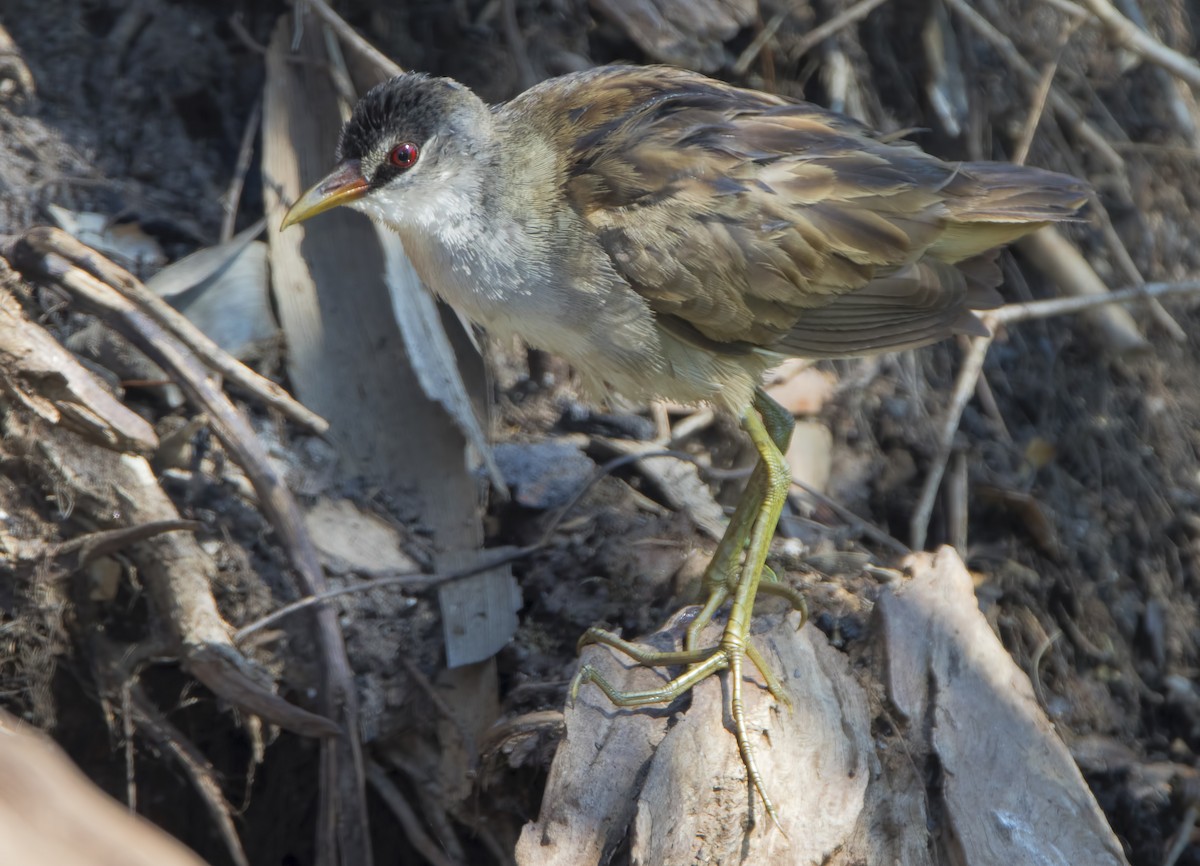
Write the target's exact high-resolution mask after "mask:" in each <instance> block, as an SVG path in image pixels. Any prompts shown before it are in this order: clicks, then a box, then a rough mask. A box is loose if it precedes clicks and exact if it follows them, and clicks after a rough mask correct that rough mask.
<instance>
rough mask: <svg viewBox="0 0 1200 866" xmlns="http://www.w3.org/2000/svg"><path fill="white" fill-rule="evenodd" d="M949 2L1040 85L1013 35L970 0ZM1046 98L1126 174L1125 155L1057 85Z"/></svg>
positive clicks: (1079, 132)
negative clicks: (1007, 33) (973, 6)
mask: <svg viewBox="0 0 1200 866" xmlns="http://www.w3.org/2000/svg"><path fill="white" fill-rule="evenodd" d="M946 3H948V4H949V5H950V7H951V8H952V9H953V10H954V11H955V12H957V13H958V14H959V15H960V16H962V19H963V20H964V21H965V22H966V23H967V24H968V26H970V27H971V29H973V30H974V31H975V32H976V33H978V34H979V35H980V36H981V37H982V38H983V39H984V41H986V42H988V43H989V44H990V45H991V46H992V47H993V48H995V49H996V50H997V51H999V52H1000V54H1001V55H1002V56H1003V57H1004V60H1005V62H1006V63H1008V65H1009V66H1011V67H1012V68H1013V69H1015V70H1016V71H1017V72H1018V73H1019V74H1020V75H1021V76H1022V77H1023V78H1025V79H1026V80H1027V81H1029V82H1030V83H1031V84H1033V85H1034V86H1037V83H1038V81H1039V80H1040V79H1041V76H1040V75H1039V74H1038V72H1037V70H1036V69H1034V68H1033V66H1032V65H1031V64H1030V63H1029V61H1028V60H1026V59H1025V58H1024V57H1022V56H1021V52H1020V51H1018V50H1017V47H1016V46H1015V45H1013V43H1012V40H1011V39H1009V38H1008V37H1007V36H1005V35H1004V34H1003V33H1001V32H1000V31H999V30H997V29H996V28H995V27H993V26H992V24H991V22H990V21H988V20H987V19H986V18H984V17H983V16H982V15H980V14H979V13H978V12H976V11H975V9H973V8H972V7H971V5H970V4H969V3H967V0H946ZM1047 102H1048V103H1049V105H1050V108H1051V109H1052V110H1053V111H1054V113H1055V114H1056V115H1058V117H1059V119H1060V120H1062V121H1063V122H1064V123H1065V124H1066V125H1067V126H1068V127H1070V128H1071V129H1072V130H1073V131H1074V132H1075V134H1076V135H1078V136H1079V137H1080V138H1081V139H1083V140H1084V141H1085V142H1086V143H1087V144H1088V146H1090V147H1091V148H1092V150H1094V151H1095V153H1096V155H1097V156H1099V157H1100V158H1101V159H1103V160H1104V162H1105V163H1107V164H1108V166H1109V167H1110V168H1112V169H1114V170H1116V171H1117V172H1120V173H1121V174H1124V172H1125V160H1124V159H1122V157H1121V154H1119V153H1117V151H1116V149H1115V148H1114V147H1113V146H1112V145H1111V144H1110V143H1109V141H1108V138H1107V137H1106V136H1105V135H1104V133H1102V132H1100V130H1098V129H1096V127H1094V126H1093V125H1092V124H1091V123H1089V122H1088V120H1087V118H1085V117H1084V116H1083V113H1082V112H1080V110H1079V109H1078V108H1076V107H1075V105H1074V103H1072V102H1071V100H1070V99H1068V98H1067V97H1066V96H1064V95H1063V93H1062V92H1061V91H1060V90H1058V89H1057V88H1056V87H1053V86H1051V88H1050V94H1049V96H1048V97H1047Z"/></svg>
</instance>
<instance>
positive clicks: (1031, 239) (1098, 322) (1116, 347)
mask: <svg viewBox="0 0 1200 866" xmlns="http://www.w3.org/2000/svg"><path fill="white" fill-rule="evenodd" d="M1017 248H1018V249H1019V250H1020V251H1021V253H1022V254H1023V255H1025V256H1026V257H1028V258H1029V260H1030V261H1031V262H1032V263H1033V264H1034V266H1035V267H1037V268H1038V270H1039V271H1041V272H1042V273H1043V274H1044V275H1045V277H1046V279H1047V281H1049V282H1050V283H1051V284H1052V285H1054V286H1057V287H1058V288H1059V289H1060V290H1062V291H1064V292H1066V293H1067V294H1070V295H1075V296H1079V297H1095V298H1101V299H1104V300H1108V299H1109V298H1110V297H1111V295H1110V293H1109V291H1108V286H1106V285H1104V283H1103V281H1101V279H1100V277H1098V276H1097V275H1096V272H1095V271H1094V270H1093V269H1092V266H1091V265H1090V264H1088V262H1087V260H1086V259H1085V258H1084V257H1083V256H1082V255H1081V254H1080V252H1079V250H1077V249H1076V248H1075V245H1074V244H1072V243H1071V242H1070V241H1068V240H1067V239H1066V238H1064V237H1063V236H1062V234H1061V233H1059V231H1058V230H1057V229H1055V228H1054V227H1053V226H1047V227H1046V228H1044V229H1041V230H1040V231H1036V232H1034V233H1033V234H1031V235H1028V236H1026V237H1024V238H1021V240H1020V241H1018V242H1017ZM1082 312H1083V315H1084V316H1085V317H1086V318H1087V321H1088V324H1090V325H1091V326H1092V327H1093V328H1095V329H1096V332H1097V343H1098V345H1099V347H1100V348H1102V349H1103V351H1104V352H1105V353H1106V354H1112V355H1127V354H1130V353H1135V352H1145V351H1147V350H1148V349H1149V348H1150V344H1149V343H1148V342H1147V341H1146V338H1145V337H1143V336H1142V332H1141V331H1140V330H1139V329H1138V326H1137V322H1135V321H1134V320H1133V316H1131V315H1130V314H1129V311H1128V310H1126V309H1124V308H1123V307H1120V306H1117V305H1115V304H1111V303H1105V304H1101V305H1099V306H1096V307H1091V308H1088V309H1086V310H1085V311H1082Z"/></svg>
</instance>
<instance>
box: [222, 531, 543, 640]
mask: <svg viewBox="0 0 1200 866" xmlns="http://www.w3.org/2000/svg"><path fill="white" fill-rule="evenodd" d="M543 544H545V541H539V542H537V543H536V544H532V545H530V546H529V547H519V548H515V549H512V550H507V551H505V552H504V553H502V554H500V555H497V556H495V557H487V558H483V559H480V561H479V562H477V563H475V564H473V565H470V566H467V567H465V568H459V569H455V570H453V571H446V572H441V573H438V574H429V573H426V572H423V571H414V572H410V573H407V574H392V575H388V576H387V577H376V578H373V579H371V580H364V581H361V582H360V583H355V584H351V585H349V586H341V587H338V588H337V589H327V590H324V591H322V592H318V593H315V594H313V595H307V596H305V597H304V598H299V599H296V600H295V601H293V602H291V603H290V604H286V605H284V606H283V607H281V608H279V609H278V610H274V611H271V613H269V614H267V615H266V616H264V617H261V618H260V619H256V620H255V621H254V622H252V623H248V624H247V625H244V626H242V627H241V628H240V629H238V630H237V632H236V633H235V634H234V636H233V639H234V641H235V642H236V643H244V642H245V641H246V640H247V639H248V638H250V637H252V636H253V635H254V634H256V633H258V632H260V631H262V630H263V629H264V628H266V627H267V626H270V625H274V624H275V623H277V622H279V621H280V620H281V619H286V618H287V617H289V616H292V615H293V614H296V613H299V612H300V611H302V610H307V609H308V608H310V607H312V606H314V605H317V604H321V603H322V602H326V601H329V600H330V599H334V598H338V597H340V596H343V595H356V594H358V593H360V592H369V591H370V590H373V589H384V588H386V587H390V586H401V587H407V588H408V589H429V588H432V587H435V586H438V585H439V584H443V583H448V582H450V581H452V580H460V579H461V578H464V577H471V576H472V575H476V574H481V573H482V572H485V571H491V570H492V569H493V568H497V567H498V566H501V565H507V564H508V563H510V562H515V561H516V560H518V559H520V558H522V557H525V556H528V555H529V554H531V553H533V552H534V551H535V550H538V549H539V548H540V547H541V546H542V545H543Z"/></svg>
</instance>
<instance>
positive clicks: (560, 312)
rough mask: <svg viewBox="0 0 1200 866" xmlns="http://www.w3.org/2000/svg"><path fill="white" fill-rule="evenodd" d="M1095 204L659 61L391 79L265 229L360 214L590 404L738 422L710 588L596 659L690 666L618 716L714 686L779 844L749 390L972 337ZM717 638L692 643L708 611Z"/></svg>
mask: <svg viewBox="0 0 1200 866" xmlns="http://www.w3.org/2000/svg"><path fill="white" fill-rule="evenodd" d="M1087 197H1088V187H1087V185H1086V184H1085V183H1083V182H1082V181H1080V180H1078V179H1076V178H1074V177H1071V176H1069V175H1064V174H1059V173H1054V172H1051V171H1046V170H1042V169H1037V168H1032V167H1026V166H1021V165H1014V164H1009V163H1003V162H952V161H945V160H942V159H940V158H938V157H937V156H934V155H932V154H929V153H927V152H926V151H924V150H922V149H921V148H919V147H918V146H917V145H915V144H913V143H910V142H908V141H906V140H904V139H903V138H902V137H900V136H898V135H894V134H891V135H889V134H884V133H880V132H878V131H875V130H873V129H871V128H870V127H868V126H866V125H864V124H863V123H861V122H859V121H857V120H854V119H852V118H849V117H846V116H843V115H841V114H838V113H835V112H832V111H829V110H826V109H824V108H821V107H819V106H816V105H813V104H810V103H807V102H803V101H799V100H794V99H790V98H786V97H783V96H778V95H773V94H769V93H763V92H759V91H755V90H749V89H744V88H740V87H736V86H734V85H731V84H728V83H724V82H721V81H717V80H715V79H712V78H708V77H705V76H703V75H700V74H698V73H695V72H690V71H686V70H682V69H677V68H672V67H667V66H636V65H612V66H601V67H596V68H593V69H589V70H586V71H582V72H576V73H572V74H568V75H564V76H560V77H557V78H552V79H549V80H546V81H544V82H542V83H540V84H537V85H535V86H533V87H531V88H530V89H528V90H526V91H525V92H523V93H521V94H520V95H518V96H516V97H515V98H514V99H512V100H511V101H509V102H506V103H502V104H497V105H489V104H487V103H485V102H484V101H483V100H482V99H481V98H480V97H479V96H477V95H476V94H475V93H474V92H473V91H472V90H470V89H469V88H468V87H466V86H464V85H462V84H460V83H458V82H456V81H454V80H452V79H449V78H442V77H434V76H430V75H426V74H422V73H405V74H402V75H400V76H398V77H396V78H393V79H391V80H389V81H386V82H384V83H382V84H379V85H377V86H375V87H374V88H373V89H371V90H370V91H369V92H368V93H366V94H365V95H364V96H363V97H362V99H361V100H360V101H359V102H358V103H357V105H356V106H355V107H354V109H353V111H352V113H351V116H350V118H349V119H348V120H347V121H346V122H345V124H344V125H343V128H342V131H341V137H340V141H339V144H338V149H337V163H336V167H335V168H334V169H333V170H332V171H331V172H330V173H329V174H328V175H326V176H325V177H324V178H322V179H321V180H319V181H318V182H317V183H316V184H314V185H313V186H312V187H311V188H310V189H308V191H307V192H305V193H303V194H302V195H301V196H300V198H299V199H298V200H297V201H296V202H295V204H293V205H292V207H291V208H290V209H289V210H288V211H287V213H286V214H285V215H284V217H283V219H282V221H281V224H280V229H281V230H282V229H284V228H287V227H288V226H291V225H294V224H296V223H299V222H301V221H303V220H307V219H309V218H311V217H313V216H315V215H317V214H319V213H321V212H323V211H325V210H328V209H330V208H332V207H336V206H343V205H344V206H349V207H351V208H353V209H355V210H358V211H360V212H362V213H364V214H366V215H367V216H368V217H370V218H371V219H373V220H375V221H377V222H379V223H382V224H384V225H386V226H388V227H390V228H391V229H393V230H395V231H396V232H397V233H398V234H399V236H400V239H401V241H402V243H403V246H404V249H405V252H406V254H407V255H408V257H409V258H410V260H411V261H412V264H413V266H414V267H415V269H416V271H417V273H418V275H419V276H420V277H421V279H422V281H423V282H424V283H425V285H426V286H428V287H429V288H430V289H431V290H432V291H433V292H434V293H435V294H436V295H438V296H439V297H441V298H442V299H443V300H445V301H446V302H447V303H449V304H450V306H451V307H453V308H455V309H456V310H457V311H459V313H460V314H462V315H464V316H465V317H466V318H468V319H469V320H471V321H473V322H475V323H477V324H478V325H481V326H482V327H484V328H485V329H487V330H488V331H490V332H492V333H494V334H497V335H500V336H508V335H516V336H518V337H520V338H522V339H523V340H524V341H525V342H526V343H527V344H529V345H531V346H533V347H536V348H539V349H543V350H546V351H548V352H551V353H554V354H557V355H559V356H561V357H562V358H564V359H565V360H566V361H568V362H569V363H570V364H571V365H572V366H573V368H574V369H575V370H576V371H577V372H578V374H579V376H580V378H581V380H582V383H583V384H584V386H585V390H586V391H587V392H589V393H590V394H591V395H593V396H594V397H595V398H597V399H604V397H605V396H606V395H609V394H610V393H613V392H615V393H618V394H621V395H623V396H624V397H626V398H629V399H631V400H634V401H650V400H654V399H666V400H670V401H672V402H675V403H688V404H709V405H712V406H714V407H717V408H720V409H724V410H728V411H730V412H732V413H734V414H735V415H736V416H737V417H738V418H739V419H740V422H741V425H742V427H743V428H744V430H745V431H746V433H747V434H748V435H749V437H750V440H751V441H752V442H753V444H754V447H755V449H756V451H757V452H758V460H757V463H756V466H755V469H754V470H753V473H752V475H751V477H750V480H749V482H748V484H747V487H746V490H745V492H744V494H743V496H742V498H741V500H740V501H739V503H738V505H737V506H736V508H735V510H734V511H733V514H732V516H731V517H730V520H729V524H728V527H727V530H726V532H725V534H724V536H723V538H722V539H721V541H720V542H719V544H718V546H717V549H716V552H715V554H714V556H713V558H712V560H711V563H710V565H709V566H708V568H707V570H706V573H705V576H704V582H703V588H704V591H705V593H706V601H705V604H704V605H703V607H702V608H701V610H700V612H699V613H698V615H697V616H696V617H695V619H694V620H692V622H691V624H690V625H689V627H688V630H687V632H686V635H685V637H684V640H683V649H682V650H678V651H674V652H654V651H650V650H648V649H646V648H644V647H642V646H640V645H638V644H636V643H634V642H631V641H627V640H624V639H622V638H620V637H618V636H617V635H616V634H613V633H611V632H608V631H605V630H603V629H599V628H591V629H589V630H588V631H587V632H586V633H585V634H584V635H583V637H582V638H581V639H580V647H581V648H582V646H583V645H585V644H590V643H598V644H604V645H607V646H609V647H611V648H612V649H613V650H615V651H618V652H622V653H624V654H626V655H628V656H630V657H631V658H633V659H634V660H635V661H636V662H639V663H641V664H644V665H649V666H672V665H682V666H684V670H683V673H681V674H679V675H678V676H676V677H674V679H672V680H671V681H670V682H669V683H667V684H666V685H664V686H663V687H662V688H658V689H653V690H648V691H642V692H623V691H621V690H619V689H617V688H615V687H614V686H612V685H611V684H610V683H609V682H607V681H606V680H605V679H604V677H603V676H601V675H600V673H599V672H598V671H597V670H595V669H594V668H593V667H591V666H590V665H581V666H580V667H579V669H578V672H577V673H576V675H575V677H574V679H573V680H572V683H571V685H570V687H569V699H570V700H572V701H573V700H574V699H575V697H576V695H577V694H578V692H579V689H580V688H581V687H582V686H583V685H584V684H586V683H589V682H591V683H594V684H595V685H596V686H598V687H599V688H600V689H601V690H602V691H603V692H604V693H605V694H606V695H607V696H608V698H609V699H610V700H611V701H612V702H613V703H614V704H616V705H619V706H624V707H631V706H644V705H648V704H654V703H665V702H669V701H672V700H674V699H675V698H677V697H679V696H680V695H682V694H685V693H686V692H687V691H688V690H689V689H691V688H692V687H693V686H694V685H695V684H696V683H698V682H700V681H701V680H703V679H705V678H706V677H708V676H710V675H713V674H716V673H718V672H720V671H728V677H729V688H728V690H727V694H728V696H729V714H730V718H731V719H732V721H733V728H734V732H733V733H734V736H735V738H736V740H737V746H738V749H739V752H740V755H741V758H742V761H743V763H744V764H745V768H746V777H747V783H748V784H749V785H751V786H752V788H753V790H756V791H757V792H758V794H759V796H760V797H761V798H762V801H763V805H764V808H765V811H766V812H767V814H768V815H769V816H770V818H771V819H772V820H773V821H774V822H775V824H776V825H778V811H777V808H776V806H775V804H774V803H773V802H772V800H771V798H770V797H769V795H768V792H767V790H766V788H765V786H764V784H763V781H762V775H761V773H760V771H759V768H758V765H757V761H756V759H755V755H754V749H753V745H752V742H751V738H750V735H749V732H748V730H747V726H746V722H745V718H744V712H743V700H742V671H743V668H744V665H745V663H746V660H747V659H748V660H749V662H750V664H753V665H754V666H755V667H757V668H758V669H759V671H760V672H761V674H762V676H763V679H764V681H765V683H766V688H767V689H768V690H769V692H770V693H771V694H772V695H773V696H774V697H775V699H776V700H777V701H779V702H781V703H785V704H786V703H788V698H787V696H786V694H785V693H784V691H783V689H782V687H781V685H780V683H779V680H778V679H777V678H776V676H775V675H774V673H773V672H772V671H771V670H770V668H769V666H768V665H767V664H766V662H765V661H764V659H763V658H762V656H761V655H760V654H759V653H758V651H757V650H756V649H755V647H754V644H753V643H752V642H751V640H750V636H749V632H750V622H751V615H752V612H753V607H754V602H755V599H756V597H757V596H758V595H760V594H771V595H776V596H782V597H784V598H785V599H787V600H788V601H789V603H791V604H792V606H793V607H795V608H798V609H800V610H801V611H802V612H804V611H806V608H805V607H804V604H803V597H802V596H801V594H800V593H799V592H798V591H796V590H794V589H791V588H790V587H789V586H788V585H787V584H785V583H783V582H781V581H780V580H779V579H778V578H777V576H776V574H775V573H774V571H772V570H771V568H770V567H769V566H768V565H767V562H766V560H767V556H768V553H769V549H770V543H771V539H772V537H773V535H774V532H775V528H776V524H777V523H778V520H779V516H780V513H781V511H782V508H783V505H784V502H785V499H786V496H787V493H788V489H789V486H790V476H789V471H788V467H787V464H786V461H785V459H784V454H785V453H786V451H787V447H788V443H789V441H790V437H791V431H792V426H793V424H794V419H793V418H792V416H791V415H790V413H788V412H787V411H786V410H785V409H783V407H781V406H779V405H778V404H777V403H775V402H774V401H773V400H772V399H771V398H770V397H769V396H768V395H767V394H766V393H765V391H764V390H763V389H762V387H761V383H762V381H763V376H764V373H765V372H766V371H768V370H769V369H770V368H772V367H774V366H777V365H778V364H780V363H781V362H783V361H784V360H786V359H788V358H794V357H800V358H811V359H829V358H849V357H855V356H861V355H869V354H874V353H880V352H890V351H897V350H901V349H908V348H914V347H918V346H922V345H925V344H928V343H931V342H934V341H936V340H940V339H942V338H944V337H947V336H949V335H952V334H956V333H965V334H986V333H987V330H986V328H985V327H984V326H983V324H982V322H981V320H980V319H979V318H978V317H977V316H976V315H975V314H974V312H972V311H973V310H981V309H989V308H994V307H996V306H998V305H999V304H1000V302H1001V298H1000V295H999V294H998V293H997V291H996V287H997V286H998V284H999V283H1000V272H999V269H998V267H997V266H996V256H997V254H998V251H999V250H1000V248H1002V247H1003V246H1004V245H1005V244H1007V243H1009V242H1011V241H1014V240H1016V239H1017V238H1020V237H1021V236H1023V235H1025V234H1028V233H1029V232H1032V231H1034V230H1036V229H1038V228H1040V227H1042V226H1046V225H1049V224H1052V223H1058V222H1064V221H1070V220H1074V219H1077V218H1078V214H1079V211H1080V209H1081V208H1082V206H1083V205H1084V203H1085V201H1086V200H1087ZM726 604H728V605H729V610H728V614H727V619H726V622H725V625H724V627H723V631H722V636H721V638H720V640H719V641H718V642H717V643H716V644H715V645H713V646H700V645H699V638H700V633H701V631H702V630H703V629H704V627H705V626H706V625H707V624H708V623H709V622H710V621H712V619H713V617H714V616H715V615H716V614H717V613H718V611H719V610H720V609H721V608H722V606H724V605H726Z"/></svg>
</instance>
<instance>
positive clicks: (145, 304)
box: [19, 226, 329, 433]
mask: <svg viewBox="0 0 1200 866" xmlns="http://www.w3.org/2000/svg"><path fill="white" fill-rule="evenodd" d="M19 243H22V244H25V245H27V246H28V247H29V248H30V249H31V250H33V251H34V252H37V253H53V254H54V255H57V256H61V257H62V258H64V259H65V260H67V261H68V262H70V263H71V264H73V265H75V266H76V267H78V268H80V269H82V270H83V271H86V272H87V273H89V274H91V275H92V276H93V277H96V278H97V279H99V280H101V281H102V282H103V283H107V284H108V285H109V286H111V287H112V288H114V289H116V290H117V291H118V292H120V293H121V294H122V295H123V296H125V297H126V298H128V299H129V300H130V301H131V302H132V303H133V304H134V305H136V306H137V307H138V308H139V309H140V310H141V311H142V313H143V314H144V315H145V316H148V317H150V318H151V319H153V320H154V321H155V323H157V324H158V325H159V326H160V327H162V328H165V329H166V330H167V331H169V332H170V333H171V334H172V335H173V336H174V337H175V338H176V339H177V340H178V341H179V342H180V343H182V344H183V345H184V346H186V347H187V348H188V349H190V350H191V352H192V353H193V354H194V355H195V356H196V357H197V358H199V359H200V360H201V361H203V362H204V364H205V365H206V366H207V367H208V368H209V369H211V370H212V371H214V372H216V373H219V374H221V376H223V377H224V378H225V379H227V380H228V381H230V382H233V383H234V384H236V385H237V386H238V387H240V388H244V389H245V390H246V391H248V392H249V393H251V394H253V395H254V396H255V397H257V398H258V399H260V400H262V401H263V402H264V403H266V404H267V405H268V406H272V407H273V408H275V409H278V410H279V411H280V412H282V413H283V414H284V415H286V416H287V417H288V418H291V419H292V420H293V421H295V422H296V423H297V424H300V425H301V426H303V427H305V428H306V429H308V430H311V431H312V432H314V433H324V432H325V431H326V430H328V429H329V422H328V421H326V420H325V419H324V418H322V417H320V416H319V415H317V414H316V413H315V412H312V411H310V410H309V409H306V408H305V407H304V406H301V405H300V404H299V403H298V402H296V400H294V399H293V398H292V396H291V395H290V394H288V393H287V392H286V391H284V390H283V389H282V388H280V387H279V386H278V385H276V384H275V383H274V382H272V381H271V380H270V379H267V378H265V377H263V376H260V375H259V374H258V373H255V372H254V371H253V370H251V369H250V368H249V367H247V366H246V365H244V364H242V363H241V362H239V361H237V360H236V359H234V358H232V357H231V356H230V355H229V354H228V353H227V352H225V351H224V350H222V349H221V347H220V346H218V345H217V344H216V343H214V342H213V341H212V340H210V339H209V338H208V337H207V336H205V335H204V334H203V333H201V332H200V330H199V329H198V328H197V327H196V326H195V325H193V324H192V323H191V322H189V321H188V320H187V318H185V317H184V316H183V315H182V314H181V313H179V312H178V311H176V310H175V309H174V308H173V307H172V306H171V305H170V304H168V303H167V302H166V301H164V300H163V299H162V298H160V297H158V296H157V295H155V294H154V293H153V292H151V291H149V290H148V289H147V288H146V287H145V286H144V285H142V283H141V281H140V280H138V279H136V278H135V277H134V276H133V275H132V274H130V273H129V272H128V271H126V270H125V269H124V268H120V267H118V266H117V265H115V264H113V263H112V262H110V261H109V260H108V259H106V258H104V257H103V256H102V255H100V254H99V253H97V252H96V251H95V250H93V249H92V248H91V247H88V246H85V245H84V244H82V243H80V242H79V241H77V240H75V238H73V237H71V236H70V235H69V234H67V233H66V232H64V231H61V230H60V229H56V228H49V227H46V226H42V227H38V228H32V229H30V230H29V231H28V232H26V233H25V234H24V235H22V236H21V239H20V241H19Z"/></svg>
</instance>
